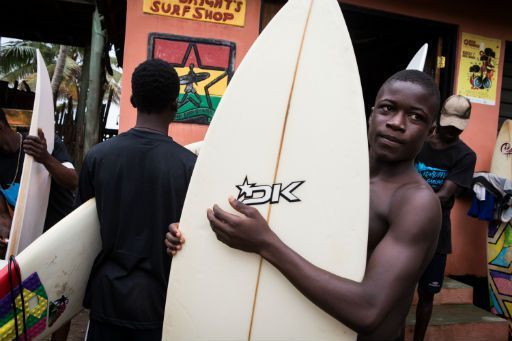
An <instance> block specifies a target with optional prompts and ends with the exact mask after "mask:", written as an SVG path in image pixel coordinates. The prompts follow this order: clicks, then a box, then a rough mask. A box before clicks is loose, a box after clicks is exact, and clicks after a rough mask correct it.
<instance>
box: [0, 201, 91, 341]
mask: <svg viewBox="0 0 512 341" xmlns="http://www.w3.org/2000/svg"><path fill="white" fill-rule="evenodd" d="M100 249H101V239H100V228H99V221H98V214H97V212H96V202H95V200H94V199H91V200H89V201H88V202H86V203H85V204H83V205H82V206H80V207H79V208H77V209H76V210H75V211H73V212H72V213H71V214H69V215H68V216H67V217H65V218H64V219H63V220H61V221H60V222H59V223H57V224H56V225H55V226H53V227H52V228H51V229H50V230H48V231H47V232H45V233H44V234H43V235H42V236H41V237H39V238H38V239H36V240H35V241H34V242H33V243H31V244H30V245H29V246H28V247H27V248H26V249H25V250H23V251H22V252H21V253H20V254H19V255H18V256H17V257H16V259H15V262H12V263H9V264H8V265H6V266H4V267H3V268H2V269H1V270H0V340H9V341H10V340H13V339H16V334H18V335H19V340H25V338H24V336H23V335H26V336H27V340H34V339H40V338H42V337H44V336H46V335H49V334H50V333H52V332H53V331H55V330H57V329H58V328H60V327H61V326H62V325H63V324H64V323H66V322H67V321H69V320H70V319H71V318H72V317H73V316H75V315H76V314H77V313H79V312H80V310H81V309H82V302H83V298H84V294H85V289H86V285H87V281H88V279H89V274H90V271H91V267H92V263H93V262H94V259H95V258H96V256H97V255H98V252H99V251H100ZM21 292H23V295H21ZM22 297H23V300H22ZM13 300H14V302H15V304H13ZM24 322H25V323H24ZM25 332H26V334H25Z"/></svg>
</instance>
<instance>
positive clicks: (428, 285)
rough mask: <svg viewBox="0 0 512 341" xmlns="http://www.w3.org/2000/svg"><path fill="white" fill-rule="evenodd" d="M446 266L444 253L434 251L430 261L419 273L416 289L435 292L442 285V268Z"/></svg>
mask: <svg viewBox="0 0 512 341" xmlns="http://www.w3.org/2000/svg"><path fill="white" fill-rule="evenodd" d="M445 268H446V254H441V253H436V254H435V255H434V258H432V261H431V262H430V264H429V265H428V266H427V268H426V269H425V272H423V275H421V278H420V281H419V283H418V291H423V292H429V293H431V294H437V293H438V292H439V291H441V288H442V286H443V278H444V269H445Z"/></svg>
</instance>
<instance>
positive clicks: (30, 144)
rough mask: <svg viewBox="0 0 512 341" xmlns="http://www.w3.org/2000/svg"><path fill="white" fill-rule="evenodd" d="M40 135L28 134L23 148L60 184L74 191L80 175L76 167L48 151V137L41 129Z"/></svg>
mask: <svg viewBox="0 0 512 341" xmlns="http://www.w3.org/2000/svg"><path fill="white" fill-rule="evenodd" d="M37 134H38V136H27V137H26V138H25V141H24V142H23V150H24V152H25V153H26V154H28V155H30V156H32V157H33V158H34V160H36V161H37V162H39V163H41V164H42V165H44V166H45V167H46V169H47V170H48V172H49V173H50V176H51V177H52V179H53V180H55V182H56V183H57V184H59V185H60V186H62V187H64V188H66V189H69V190H70V191H74V190H75V189H76V188H77V186H78V175H77V174H76V171H75V169H74V168H68V167H66V166H64V165H63V164H62V163H61V162H60V161H58V160H57V159H56V158H55V157H53V156H52V155H50V154H49V153H48V150H47V148H46V138H45V137H44V133H43V131H42V130H41V129H39V130H38V132H37Z"/></svg>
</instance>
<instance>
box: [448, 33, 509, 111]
mask: <svg viewBox="0 0 512 341" xmlns="http://www.w3.org/2000/svg"><path fill="white" fill-rule="evenodd" d="M500 51H501V40H500V39H492V38H486V37H482V36H478V35H474V34H469V33H464V32H463V33H462V40H461V53H460V61H459V79H458V81H457V94H459V95H462V96H465V97H467V98H469V100H470V101H471V102H474V103H480V104H487V105H495V104H496V91H497V86H498V69H499V65H500V61H499V57H500Z"/></svg>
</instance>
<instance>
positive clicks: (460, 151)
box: [414, 95, 476, 341]
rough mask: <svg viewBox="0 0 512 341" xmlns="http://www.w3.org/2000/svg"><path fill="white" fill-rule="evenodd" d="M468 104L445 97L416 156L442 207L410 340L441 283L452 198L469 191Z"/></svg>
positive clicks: (422, 327)
mask: <svg viewBox="0 0 512 341" xmlns="http://www.w3.org/2000/svg"><path fill="white" fill-rule="evenodd" d="M470 113H471V103H470V102H469V100H468V99H467V98H465V97H463V96H459V95H453V96H451V97H449V98H448V99H447V100H446V101H445V102H444V104H443V106H442V108H441V115H440V118H439V125H438V128H437V129H436V133H435V134H434V135H433V136H432V137H431V138H429V139H428V140H427V142H426V143H425V144H424V146H423V148H422V150H421V152H420V154H419V155H418V156H417V157H416V170H417V171H418V172H419V173H420V174H421V175H422V176H423V178H424V179H425V180H426V181H427V183H428V184H429V185H430V186H431V187H432V189H433V190H434V191H435V192H436V194H437V196H438V198H439V200H440V202H441V208H442V216H443V219H442V225H441V232H440V234H439V240H438V243H437V249H436V253H435V255H434V258H433V259H432V261H431V263H430V265H429V266H428V267H427V269H426V270H425V272H424V273H423V275H422V276H421V278H420V281H419V283H418V297H419V301H418V306H417V308H416V327H415V330H414V340H415V341H421V340H423V338H424V336H425V332H426V330H427V326H428V323H429V321H430V317H431V315H432V306H433V301H434V295H435V294H436V293H438V292H439V291H440V290H441V287H442V284H443V277H444V270H445V266H446V256H447V254H449V253H451V252H452V243H451V221H450V212H451V209H452V207H453V204H454V201H455V196H456V195H457V194H459V193H460V192H461V191H463V190H465V189H469V188H471V181H472V178H473V173H474V170H475V163H476V154H475V152H473V150H471V148H469V147H468V146H467V145H466V144H465V143H464V142H462V140H461V139H460V138H459V136H460V134H461V133H462V131H463V130H464V129H465V128H466V126H467V124H468V122H469V116H470Z"/></svg>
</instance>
